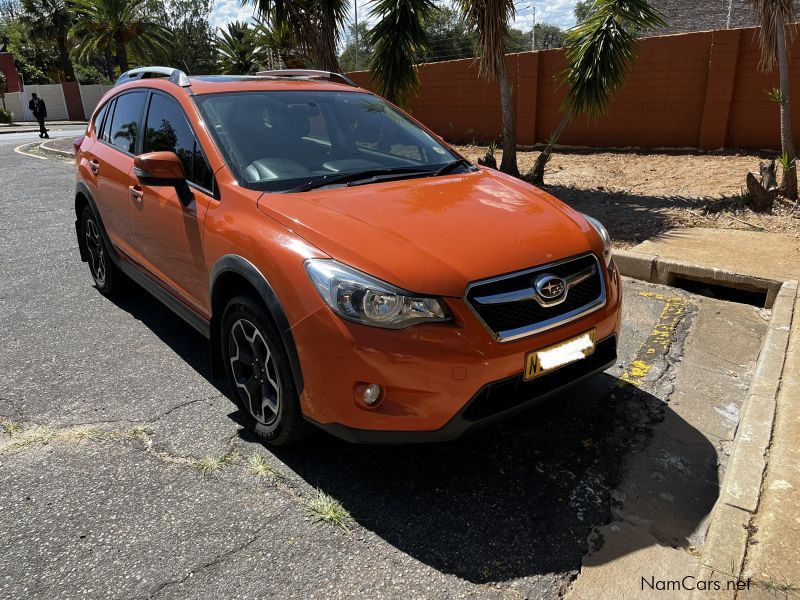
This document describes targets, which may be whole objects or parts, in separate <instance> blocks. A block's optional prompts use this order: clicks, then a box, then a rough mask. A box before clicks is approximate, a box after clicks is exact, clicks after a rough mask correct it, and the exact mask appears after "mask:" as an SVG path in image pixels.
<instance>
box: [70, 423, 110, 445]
mask: <svg viewBox="0 0 800 600" xmlns="http://www.w3.org/2000/svg"><path fill="white" fill-rule="evenodd" d="M58 437H59V438H60V439H62V440H74V441H76V442H85V441H88V440H99V439H100V438H104V437H109V432H107V431H104V430H102V429H100V428H99V427H91V426H88V425H87V426H82V427H77V428H75V429H69V430H67V431H63V432H61V433H59V434H58Z"/></svg>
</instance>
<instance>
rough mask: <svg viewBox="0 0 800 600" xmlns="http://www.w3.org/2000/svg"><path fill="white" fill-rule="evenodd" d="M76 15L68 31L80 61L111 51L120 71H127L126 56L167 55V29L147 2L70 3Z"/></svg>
mask: <svg viewBox="0 0 800 600" xmlns="http://www.w3.org/2000/svg"><path fill="white" fill-rule="evenodd" d="M72 2H73V10H74V12H75V14H76V15H77V16H78V18H77V19H76V22H75V24H74V25H73V26H72V29H71V30H70V38H71V39H73V40H75V42H76V46H75V56H76V57H77V58H78V59H79V60H82V61H85V60H88V58H89V57H90V56H91V55H93V54H95V53H99V54H102V53H103V52H104V51H105V50H107V49H110V50H114V53H115V56H116V59H117V64H118V65H119V68H120V72H121V73H124V72H125V71H127V70H128V69H129V68H130V63H129V57H128V53H129V52H133V53H134V54H135V55H136V56H137V57H139V58H144V57H153V58H156V59H157V58H160V57H163V56H165V55H166V54H167V48H168V47H169V44H170V39H169V30H168V29H167V28H166V27H164V26H163V25H161V24H160V23H159V22H158V20H157V19H156V17H155V15H154V13H153V12H152V10H151V6H152V3H151V1H150V0H72Z"/></svg>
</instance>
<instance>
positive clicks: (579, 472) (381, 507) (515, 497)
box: [115, 291, 719, 583]
mask: <svg viewBox="0 0 800 600" xmlns="http://www.w3.org/2000/svg"><path fill="white" fill-rule="evenodd" d="M115 302H116V303H117V305H118V306H119V307H120V308H122V309H124V310H126V311H128V312H129V313H130V314H131V315H133V316H134V317H135V318H137V319H139V320H141V321H142V322H143V323H144V324H145V325H146V326H147V327H149V328H150V329H151V330H152V331H153V332H154V333H155V334H156V335H157V336H158V337H159V338H160V339H161V340H163V341H164V343H166V344H167V345H169V346H170V347H171V348H172V349H173V350H174V351H175V353H176V354H177V355H178V356H180V357H181V358H182V359H183V360H184V361H186V362H187V363H188V364H189V365H190V366H191V367H192V368H193V369H194V370H195V371H197V373H198V374H199V375H201V376H202V377H204V378H205V379H207V380H208V381H209V382H211V383H212V384H213V385H215V386H216V387H217V389H219V390H220V391H221V392H222V393H225V394H227V389H226V386H225V385H224V382H223V381H222V380H217V379H214V378H212V377H211V369H210V363H209V358H208V348H207V343H206V341H205V340H204V339H203V338H202V336H200V335H199V334H198V333H196V332H195V331H194V330H193V329H191V328H190V327H189V326H188V325H185V324H184V323H183V322H181V321H180V320H179V319H177V318H176V317H175V316H174V315H173V314H172V313H171V312H170V311H169V310H168V309H166V308H164V307H163V306H161V305H160V304H159V303H158V301H156V300H155V299H153V298H151V297H150V296H149V295H147V294H146V293H145V292H143V291H142V292H138V293H132V294H130V295H128V296H127V297H126V298H124V299H122V300H116V301H115ZM234 406H235V405H234V404H233V402H232V404H231V408H234ZM229 418H231V419H232V420H233V421H235V422H236V423H237V424H241V423H242V422H243V420H242V418H241V415H240V414H239V413H238V411H237V410H235V409H234V410H232V411H231V414H230V415H229ZM239 434H240V436H241V437H242V438H243V439H244V440H245V441H248V442H251V443H253V444H258V443H259V442H258V440H257V439H256V438H255V437H254V436H252V435H249V434H248V433H247V430H245V429H241V430H240V432H239ZM266 450H267V451H269V452H272V453H273V454H275V455H276V456H277V457H278V458H279V459H280V460H281V461H282V462H283V463H284V464H286V465H287V466H288V467H289V468H290V469H291V470H292V471H294V473H295V474H296V475H297V476H299V477H301V478H302V479H304V480H305V481H306V482H307V483H308V484H310V485H311V486H313V487H316V488H319V489H321V490H322V491H324V492H326V493H327V494H329V495H331V496H332V497H334V498H336V499H337V500H339V501H340V502H341V503H342V505H343V506H344V507H345V508H346V509H347V510H348V511H349V512H350V513H351V515H352V516H353V518H354V519H355V520H356V522H357V523H358V524H359V525H361V526H363V527H364V528H365V529H368V530H370V531H372V532H374V533H375V534H376V535H377V536H379V537H380V538H382V539H384V540H385V541H386V542H388V543H389V544H391V545H392V546H394V547H396V548H397V549H398V550H400V551H402V552H404V553H406V554H408V555H410V556H412V557H413V558H415V559H417V560H419V561H420V562H422V563H424V564H427V565H429V566H431V567H433V568H435V569H437V570H439V571H441V572H444V573H449V574H453V575H457V576H459V577H462V578H464V579H467V580H469V581H472V582H476V583H484V582H497V581H508V580H511V579H515V578H519V577H527V576H535V575H542V574H547V573H567V572H570V571H575V570H577V569H579V568H580V565H581V557H582V556H583V555H584V554H585V553H586V552H587V551H589V550H596V549H597V545H598V543H602V542H601V541H597V540H595V541H594V542H592V541H590V538H592V535H591V534H592V532H593V529H594V528H595V527H597V526H600V525H603V524H605V523H608V522H609V521H610V520H611V519H612V516H613V514H617V515H618V514H620V513H623V514H624V513H626V512H629V511H631V510H635V511H636V514H635V519H636V521H637V523H640V524H643V525H644V526H646V527H647V528H648V530H649V532H650V534H651V535H652V536H653V537H654V538H655V539H657V540H658V541H659V543H662V544H664V545H669V546H674V547H686V546H688V545H689V544H690V543H691V542H690V541H689V538H690V537H691V536H692V534H693V533H694V532H695V530H696V529H698V527H700V525H701V523H702V522H703V520H704V518H705V517H706V516H707V515H708V513H709V512H710V511H711V509H712V507H713V505H714V503H715V502H716V499H717V497H718V495H719V482H718V477H717V453H716V450H715V448H714V446H713V445H712V444H711V443H710V442H709V440H708V439H706V437H705V436H704V435H703V434H702V433H701V432H700V431H698V430H697V429H696V428H694V427H693V426H692V425H690V424H689V423H687V422H686V421H685V420H684V419H683V418H681V417H680V416H679V415H678V414H677V413H675V412H674V411H672V410H671V409H670V407H669V406H668V404H666V403H664V402H663V401H662V400H661V399H659V398H658V397H656V396H654V395H652V394H650V393H648V392H647V391H645V390H642V389H640V388H637V387H636V386H632V385H627V384H624V383H623V382H622V381H621V380H620V379H618V378H616V377H614V376H612V375H610V374H607V373H604V374H601V375H598V376H596V377H594V378H592V379H590V380H588V381H585V382H583V383H581V384H579V385H578V386H576V387H575V388H573V389H572V390H570V391H568V392H566V393H564V394H562V395H560V396H557V397H555V398H552V399H550V400H548V401H547V402H545V403H542V404H540V405H538V406H536V407H534V408H532V409H531V410H530V411H528V412H526V413H523V414H522V415H519V416H516V417H514V418H513V419H511V420H509V421H505V422H502V423H500V424H498V425H495V426H492V427H490V428H487V429H485V430H482V431H478V432H476V433H474V434H472V435H469V436H466V437H464V438H461V439H459V440H456V441H454V442H449V443H437V444H423V445H407V446H366V445H354V444H349V443H346V442H343V441H340V440H338V439H335V438H333V437H331V436H328V435H326V434H323V433H318V434H316V435H314V436H312V437H311V438H310V439H308V440H306V441H305V442H303V443H301V444H299V445H296V446H293V447H289V448H280V449H276V448H269V447H267V448H266ZM631 463H636V468H635V473H632V474H629V475H627V476H625V473H626V472H627V471H629V470H630V469H627V468H626V467H627V466H628V465H630V464H631ZM624 476H625V481H624V482H623V477H624ZM632 478H633V480H631V479H632ZM623 483H624V485H623V486H622V487H623V488H624V489H625V491H626V494H627V496H625V497H622V496H621V495H620V493H619V491H617V492H616V493H612V492H614V491H615V489H617V488H618V487H620V486H621V484H623ZM623 496H624V495H623ZM637 543H639V542H634V543H632V544H628V545H626V544H625V543H622V544H619V543H618V544H616V545H615V550H614V552H604V553H603V559H604V560H612V559H614V558H617V557H618V556H620V555H621V554H627V553H630V552H634V551H636V550H638V549H640V547H637V545H636V544H637Z"/></svg>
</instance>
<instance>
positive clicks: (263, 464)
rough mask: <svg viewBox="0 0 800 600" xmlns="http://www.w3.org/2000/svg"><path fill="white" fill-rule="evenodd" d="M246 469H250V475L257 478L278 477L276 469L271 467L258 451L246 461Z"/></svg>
mask: <svg viewBox="0 0 800 600" xmlns="http://www.w3.org/2000/svg"><path fill="white" fill-rule="evenodd" d="M247 469H248V470H249V471H250V475H252V476H253V477H257V478H259V479H278V478H279V477H280V473H279V472H278V470H277V469H275V468H274V467H272V466H271V465H270V464H269V463H268V462H267V458H266V457H265V456H264V455H263V454H261V453H260V452H256V453H255V454H253V455H251V456H250V458H249V459H248V461H247Z"/></svg>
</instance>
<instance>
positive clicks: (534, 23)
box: [531, 6, 536, 51]
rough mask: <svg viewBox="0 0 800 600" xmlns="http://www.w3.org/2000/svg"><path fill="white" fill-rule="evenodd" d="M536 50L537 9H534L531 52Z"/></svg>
mask: <svg viewBox="0 0 800 600" xmlns="http://www.w3.org/2000/svg"><path fill="white" fill-rule="evenodd" d="M533 50H536V7H535V6H534V7H533V24H532V25H531V51H533Z"/></svg>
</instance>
